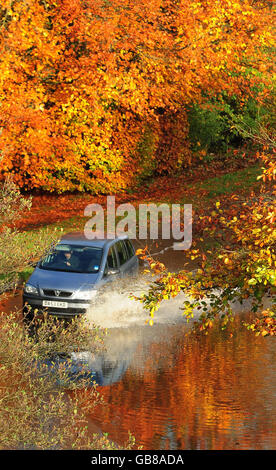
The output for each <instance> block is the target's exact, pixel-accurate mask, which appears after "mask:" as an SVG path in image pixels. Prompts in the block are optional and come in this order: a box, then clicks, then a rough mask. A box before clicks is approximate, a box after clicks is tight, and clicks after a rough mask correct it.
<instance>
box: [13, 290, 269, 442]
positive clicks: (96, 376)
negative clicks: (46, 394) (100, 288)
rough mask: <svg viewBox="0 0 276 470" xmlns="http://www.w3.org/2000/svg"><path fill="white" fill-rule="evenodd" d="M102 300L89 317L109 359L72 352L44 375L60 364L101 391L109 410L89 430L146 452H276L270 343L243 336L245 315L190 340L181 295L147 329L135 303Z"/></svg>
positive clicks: (99, 413) (100, 409)
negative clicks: (227, 327) (101, 331)
mask: <svg viewBox="0 0 276 470" xmlns="http://www.w3.org/2000/svg"><path fill="white" fill-rule="evenodd" d="M108 299H109V302H108V303H107V302H106V303H105V304H103V305H102V306H101V307H100V308H98V309H97V310H93V309H91V320H93V321H94V320H96V319H98V320H102V322H103V324H102V326H104V327H109V328H110V329H109V330H108V336H107V337H106V339H105V348H106V350H105V352H102V353H101V354H98V355H93V354H91V353H88V352H86V353H73V354H72V355H71V357H69V358H68V357H67V358H66V357H59V358H56V359H55V361H51V362H48V364H47V368H46V369H44V373H49V372H50V371H51V372H54V371H55V367H58V366H60V365H65V366H66V368H67V370H68V369H70V373H71V376H72V378H75V377H76V376H78V374H79V373H80V372H82V373H83V374H85V377H86V378H87V377H88V378H89V379H91V382H93V381H96V382H97V383H98V384H99V385H100V387H99V391H100V392H101V395H102V396H103V398H104V399H105V405H104V406H98V407H97V408H96V410H94V412H93V414H91V416H90V417H89V418H90V419H91V422H92V423H94V424H95V425H96V426H98V427H99V428H100V429H101V430H102V431H103V432H108V433H109V436H110V438H111V439H112V440H114V441H116V442H118V443H121V444H123V443H124V442H125V441H126V439H127V437H128V431H131V432H132V433H133V434H134V436H135V438H136V442H137V445H143V446H144V449H154V450H157V449H171V450H172V449H275V448H276V412H275V410H276V366H275V364H276V361H275V356H276V347H275V339H274V338H262V337H258V338H256V337H255V336H254V335H253V334H252V333H251V332H248V331H247V330H246V329H245V328H244V327H243V326H242V322H243V321H244V320H246V314H244V313H240V314H238V315H236V316H235V321H234V325H233V330H232V333H233V335H232V336H231V335H230V334H229V332H228V331H225V332H223V331H221V330H220V329H219V328H214V329H213V330H211V332H210V333H209V335H208V336H203V335H201V336H198V337H197V336H195V335H188V334H187V333H188V332H189V329H190V324H188V325H187V324H186V323H185V321H184V320H183V319H182V318H181V315H180V312H179V310H178V308H177V307H178V306H180V304H181V299H180V298H179V299H178V298H177V299H175V300H174V301H173V302H172V303H171V304H170V303H166V304H164V307H162V308H161V310H160V311H159V312H158V314H157V315H156V323H155V324H154V325H153V326H152V327H149V326H144V320H145V318H146V317H145V316H143V315H145V314H144V312H143V311H142V310H141V309H140V305H139V304H135V305H136V307H135V309H132V307H133V303H132V302H134V301H131V300H130V299H129V298H128V297H127V296H125V298H124V299H122V296H121V294H120V295H119V294H118V293H116V292H114V293H113V294H112V295H110V293H109V294H108ZM116 299H117V300H116ZM17 302H18V301H17ZM178 302H179V304H178ZM137 305H139V308H138V307H137ZM246 307H247V306H246V305H245V306H243V308H244V309H246ZM6 309H7V310H6V311H8V303H7V306H6ZM96 323H98V322H96ZM87 399H88V400H89V399H90V395H89V392H88V393H87ZM91 399H92V398H91ZM94 432H95V431H94Z"/></svg>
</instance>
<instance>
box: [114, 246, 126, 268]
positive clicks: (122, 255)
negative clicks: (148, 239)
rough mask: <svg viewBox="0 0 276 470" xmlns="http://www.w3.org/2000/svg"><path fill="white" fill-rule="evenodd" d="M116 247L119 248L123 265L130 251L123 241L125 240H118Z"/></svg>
mask: <svg viewBox="0 0 276 470" xmlns="http://www.w3.org/2000/svg"><path fill="white" fill-rule="evenodd" d="M116 248H117V253H118V257H119V262H120V265H122V264H124V263H126V261H127V260H128V253H127V251H126V248H125V244H124V243H123V241H119V242H117V243H116Z"/></svg>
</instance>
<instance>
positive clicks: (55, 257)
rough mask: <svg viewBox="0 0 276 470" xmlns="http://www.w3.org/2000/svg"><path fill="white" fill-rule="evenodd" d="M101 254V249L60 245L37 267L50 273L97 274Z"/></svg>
mask: <svg viewBox="0 0 276 470" xmlns="http://www.w3.org/2000/svg"><path fill="white" fill-rule="evenodd" d="M102 252H103V250H102V248H97V247H94V246H81V245H62V244H60V245H57V246H56V247H55V248H54V250H53V251H51V252H50V253H48V254H47V255H46V256H45V258H44V259H42V260H41V261H40V263H39V264H38V267H39V268H41V269H48V270H51V271H65V272H75V273H97V272H98V271H99V269H100V265H101V259H102Z"/></svg>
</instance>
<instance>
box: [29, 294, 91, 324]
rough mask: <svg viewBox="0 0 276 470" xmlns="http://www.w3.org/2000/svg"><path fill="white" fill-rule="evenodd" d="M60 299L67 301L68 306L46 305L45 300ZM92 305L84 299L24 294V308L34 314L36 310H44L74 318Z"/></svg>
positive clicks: (40, 312)
mask: <svg viewBox="0 0 276 470" xmlns="http://www.w3.org/2000/svg"><path fill="white" fill-rule="evenodd" d="M44 300H48V301H60V302H66V304H67V308H63V307H62V308H61V307H56V306H55V307H44V306H43V301H44ZM89 307H90V303H89V302H88V301H84V300H77V299H74V300H73V299H72V300H71V299H68V298H66V299H61V298H59V299H58V300H57V299H53V298H51V297H43V298H42V297H38V296H30V295H26V294H23V308H24V310H25V311H27V309H28V312H29V313H30V314H32V313H33V312H34V311H35V310H37V314H38V315H39V314H43V313H44V312H46V313H48V314H49V315H54V316H56V317H60V318H72V317H74V316H77V315H83V314H84V313H86V311H87V310H88V308H89Z"/></svg>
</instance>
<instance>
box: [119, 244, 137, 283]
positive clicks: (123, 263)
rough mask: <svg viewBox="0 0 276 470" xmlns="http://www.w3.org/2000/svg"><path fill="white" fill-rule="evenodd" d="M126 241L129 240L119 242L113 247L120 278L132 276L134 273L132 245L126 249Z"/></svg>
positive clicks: (134, 258)
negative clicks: (118, 265) (115, 252)
mask: <svg viewBox="0 0 276 470" xmlns="http://www.w3.org/2000/svg"><path fill="white" fill-rule="evenodd" d="M126 241H129V240H119V241H118V242H116V245H115V246H116V251H117V256H118V261H119V264H120V273H121V277H124V276H126V275H129V274H134V273H135V272H136V257H135V255H134V251H133V248H132V245H130V248H128V246H127V244H126V243H125V242H126Z"/></svg>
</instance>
